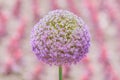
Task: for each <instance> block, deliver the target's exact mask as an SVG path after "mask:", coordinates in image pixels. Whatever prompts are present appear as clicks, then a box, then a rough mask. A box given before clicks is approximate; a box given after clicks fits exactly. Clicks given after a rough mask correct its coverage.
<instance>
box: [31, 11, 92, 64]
mask: <svg viewBox="0 0 120 80" xmlns="http://www.w3.org/2000/svg"><path fill="white" fill-rule="evenodd" d="M86 27H87V25H86V24H85V23H84V22H83V21H82V19H81V18H80V17H78V16H76V15H75V14H73V13H72V12H69V11H67V10H54V11H51V12H49V13H48V15H46V16H45V17H43V18H42V19H40V21H39V22H38V23H37V24H36V25H35V26H34V28H33V30H32V33H31V44H32V50H33V52H34V53H35V55H36V56H37V58H38V59H39V60H41V61H43V62H45V63H47V64H50V65H51V64H55V65H64V64H72V63H77V62H79V61H80V60H81V59H82V58H83V57H84V56H85V55H86V53H88V48H89V46H90V36H89V32H88V30H87V28H86Z"/></svg>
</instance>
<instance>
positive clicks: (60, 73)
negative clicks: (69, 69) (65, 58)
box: [59, 66, 62, 80]
mask: <svg viewBox="0 0 120 80" xmlns="http://www.w3.org/2000/svg"><path fill="white" fill-rule="evenodd" d="M59 80H62V66H59Z"/></svg>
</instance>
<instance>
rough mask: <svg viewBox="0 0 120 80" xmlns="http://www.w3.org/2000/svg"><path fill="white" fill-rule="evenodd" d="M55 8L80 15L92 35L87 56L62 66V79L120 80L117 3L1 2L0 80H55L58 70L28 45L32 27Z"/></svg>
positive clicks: (109, 0) (62, 0)
mask: <svg viewBox="0 0 120 80" xmlns="http://www.w3.org/2000/svg"><path fill="white" fill-rule="evenodd" d="M55 9H66V10H69V11H71V12H73V13H75V14H76V15H78V16H80V17H81V18H82V19H83V20H84V21H85V22H86V24H87V25H88V27H89V30H90V33H91V47H90V50H89V53H88V55H87V57H86V58H84V59H83V60H82V61H81V62H79V63H78V64H76V65H71V66H63V80H120V68H119V67H120V0H0V80H58V67H57V66H49V65H47V64H44V63H42V62H39V61H38V60H37V58H36V56H35V55H34V54H33V52H32V50H31V46H30V32H31V29H32V27H33V26H34V25H35V24H36V22H38V21H39V19H40V18H42V17H43V16H44V15H46V14H47V13H48V12H49V11H51V10H55Z"/></svg>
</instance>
